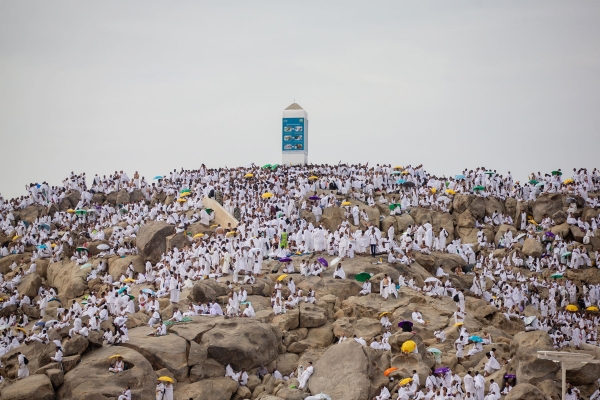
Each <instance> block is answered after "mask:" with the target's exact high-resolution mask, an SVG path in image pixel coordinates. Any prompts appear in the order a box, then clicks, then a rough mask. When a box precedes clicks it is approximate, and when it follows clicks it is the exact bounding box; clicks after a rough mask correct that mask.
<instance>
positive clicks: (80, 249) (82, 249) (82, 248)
mask: <svg viewBox="0 0 600 400" xmlns="http://www.w3.org/2000/svg"><path fill="white" fill-rule="evenodd" d="M75 250H77V251H89V250H88V249H87V248H86V247H77V248H76V249H75Z"/></svg>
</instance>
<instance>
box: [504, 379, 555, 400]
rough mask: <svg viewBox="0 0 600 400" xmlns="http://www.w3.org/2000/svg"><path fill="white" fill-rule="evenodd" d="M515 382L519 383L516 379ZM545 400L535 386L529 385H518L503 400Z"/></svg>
mask: <svg viewBox="0 0 600 400" xmlns="http://www.w3.org/2000/svg"><path fill="white" fill-rule="evenodd" d="M517 382H519V380H518V378H517ZM522 399H527V400H546V396H545V395H544V393H542V391H540V390H539V389H538V388H536V387H535V386H533V385H531V384H529V383H519V384H518V385H516V386H515V387H513V388H512V390H511V391H510V392H509V393H508V394H507V395H506V397H505V398H504V400H522Z"/></svg>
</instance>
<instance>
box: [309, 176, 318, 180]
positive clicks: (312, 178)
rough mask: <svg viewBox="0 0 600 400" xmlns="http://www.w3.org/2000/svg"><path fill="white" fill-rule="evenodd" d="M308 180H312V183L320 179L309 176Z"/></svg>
mask: <svg viewBox="0 0 600 400" xmlns="http://www.w3.org/2000/svg"><path fill="white" fill-rule="evenodd" d="M308 179H310V180H311V181H316V180H317V179H319V177H318V176H315V175H312V176H309V177H308Z"/></svg>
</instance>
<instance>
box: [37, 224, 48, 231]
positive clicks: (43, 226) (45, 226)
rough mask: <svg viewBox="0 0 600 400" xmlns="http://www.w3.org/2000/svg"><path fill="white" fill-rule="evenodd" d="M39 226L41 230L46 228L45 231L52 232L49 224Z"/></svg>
mask: <svg viewBox="0 0 600 400" xmlns="http://www.w3.org/2000/svg"><path fill="white" fill-rule="evenodd" d="M38 226H39V227H40V228H44V229H46V230H50V225H48V224H39V225H38Z"/></svg>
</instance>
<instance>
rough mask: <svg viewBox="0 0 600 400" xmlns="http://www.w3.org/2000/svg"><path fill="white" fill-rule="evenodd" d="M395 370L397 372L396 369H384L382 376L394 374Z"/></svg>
mask: <svg viewBox="0 0 600 400" xmlns="http://www.w3.org/2000/svg"><path fill="white" fill-rule="evenodd" d="M397 370H398V368H396V367H391V368H388V369H386V370H385V371H383V375H384V376H390V374H391V373H392V372H394V371H397Z"/></svg>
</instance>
